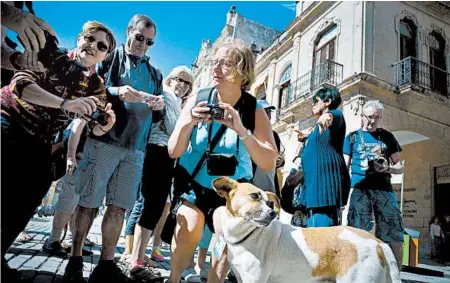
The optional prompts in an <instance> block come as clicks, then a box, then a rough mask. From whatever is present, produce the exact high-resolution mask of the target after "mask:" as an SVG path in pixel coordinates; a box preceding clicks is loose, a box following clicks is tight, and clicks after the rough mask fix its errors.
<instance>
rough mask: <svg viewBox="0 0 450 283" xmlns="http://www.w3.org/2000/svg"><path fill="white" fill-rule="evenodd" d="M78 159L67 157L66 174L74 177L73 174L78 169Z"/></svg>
mask: <svg viewBox="0 0 450 283" xmlns="http://www.w3.org/2000/svg"><path fill="white" fill-rule="evenodd" d="M77 165H78V163H77V159H76V158H75V156H67V166H66V173H67V174H69V175H72V173H73V172H75V169H76V168H77Z"/></svg>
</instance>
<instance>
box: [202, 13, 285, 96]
mask: <svg viewBox="0 0 450 283" xmlns="http://www.w3.org/2000/svg"><path fill="white" fill-rule="evenodd" d="M279 34H280V32H279V31H276V30H274V29H272V28H269V27H266V26H264V25H262V24H260V23H257V22H255V21H252V20H250V19H247V18H245V17H243V16H242V15H241V14H239V13H238V12H237V11H236V7H235V6H232V7H231V8H230V10H229V11H228V13H227V18H226V24H225V26H224V27H223V29H222V31H221V32H220V35H219V37H218V38H217V39H216V40H215V41H214V42H211V40H203V42H202V45H201V48H200V52H199V55H198V56H197V58H196V59H195V62H194V64H193V71H194V78H195V81H194V85H195V86H196V87H197V88H204V87H208V86H210V85H211V84H212V76H211V66H210V65H209V61H210V60H211V59H212V56H213V55H214V54H212V51H213V50H214V48H215V46H217V45H218V44H219V43H221V42H224V41H226V40H229V39H240V40H242V41H244V43H245V44H246V45H248V46H251V48H252V50H253V51H254V53H255V54H258V53H260V52H262V51H263V50H264V49H265V48H267V46H269V45H270V44H271V43H272V42H273V40H274V39H275V38H276V37H277V36H278V35H279Z"/></svg>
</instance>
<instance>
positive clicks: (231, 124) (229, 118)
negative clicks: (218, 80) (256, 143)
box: [216, 102, 247, 136]
mask: <svg viewBox="0 0 450 283" xmlns="http://www.w3.org/2000/svg"><path fill="white" fill-rule="evenodd" d="M219 107H220V108H222V109H223V110H225V113H224V119H223V120H216V121H217V122H219V123H220V124H223V125H225V126H227V127H228V128H230V129H232V130H233V131H235V132H236V133H237V134H238V136H244V135H246V134H247V129H246V128H245V127H244V125H243V124H242V121H241V116H240V115H239V112H238V111H237V110H236V109H234V107H233V106H231V105H230V104H228V103H223V102H219Z"/></svg>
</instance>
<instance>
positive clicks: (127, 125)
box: [92, 46, 156, 151]
mask: <svg viewBox="0 0 450 283" xmlns="http://www.w3.org/2000/svg"><path fill="white" fill-rule="evenodd" d="M119 48H124V47H123V46H121V47H119ZM121 51H122V50H121ZM123 61H124V62H121V64H120V68H119V71H118V74H119V78H118V82H119V86H124V85H129V86H131V87H132V88H134V89H136V90H138V91H144V92H146V93H149V94H153V93H154V91H155V81H154V80H155V79H156V78H153V77H152V75H151V72H150V69H149V57H148V56H144V57H141V58H139V59H136V58H134V59H133V58H132V56H130V55H128V54H126V55H125V56H123ZM119 86H113V85H112V82H111V80H110V79H109V78H108V79H107V81H106V91H107V94H108V96H109V97H108V101H112V102H113V103H112V104H113V108H112V109H113V110H114V112H115V114H116V123H115V125H114V126H113V128H112V129H111V130H110V131H109V132H108V133H106V134H105V135H103V136H100V137H96V136H93V137H92V138H94V139H98V140H101V141H103V142H106V143H110V144H114V145H117V146H120V147H125V148H129V149H135V150H140V151H145V148H146V146H147V142H148V137H149V133H150V129H151V125H152V110H151V109H150V108H149V107H148V106H147V104H145V103H140V102H124V101H122V100H120V99H119V98H118V95H119Z"/></svg>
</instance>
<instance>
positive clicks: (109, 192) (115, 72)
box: [65, 15, 164, 283]
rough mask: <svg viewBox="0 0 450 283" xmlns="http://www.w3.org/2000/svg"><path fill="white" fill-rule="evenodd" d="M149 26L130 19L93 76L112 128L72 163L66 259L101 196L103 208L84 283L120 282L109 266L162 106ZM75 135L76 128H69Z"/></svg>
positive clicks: (77, 251)
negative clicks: (95, 253)
mask: <svg viewBox="0 0 450 283" xmlns="http://www.w3.org/2000/svg"><path fill="white" fill-rule="evenodd" d="M155 35H156V25H155V23H154V22H153V21H152V20H151V19H150V18H149V17H147V16H145V15H135V16H133V18H132V19H131V21H130V22H129V24H128V27H127V40H126V43H125V44H123V45H121V46H119V47H118V48H116V49H115V50H114V51H113V52H112V53H111V54H110V56H109V57H108V58H106V60H105V61H104V62H102V64H99V65H97V72H98V74H99V75H100V76H103V77H104V79H105V83H106V94H107V100H108V101H109V102H111V103H112V105H113V106H112V108H113V109H114V111H115V112H116V124H115V126H114V127H113V128H112V129H111V130H110V131H109V132H108V133H106V134H105V135H104V136H102V137H89V138H88V139H87V141H86V145H85V148H84V150H83V156H84V157H85V158H83V160H82V161H81V162H80V164H79V165H78V168H77V171H78V173H77V174H78V175H77V177H78V178H77V181H78V182H77V187H76V192H77V193H78V194H79V196H80V199H79V202H78V208H77V213H76V216H75V218H76V219H75V223H76V225H75V229H74V233H73V243H72V253H71V254H72V257H73V256H80V255H81V251H82V250H81V248H82V245H83V243H84V240H85V237H86V235H87V232H88V229H89V227H90V225H91V223H92V222H93V220H94V217H95V215H96V212H97V210H98V208H99V207H100V206H102V204H103V199H104V198H105V196H106V203H105V204H106V206H107V207H108V208H107V210H106V213H105V215H104V218H103V223H102V252H101V256H100V261H99V263H98V265H97V266H96V267H95V269H94V270H93V272H92V274H91V276H90V279H89V282H90V283H95V282H118V283H119V282H126V281H127V278H126V276H125V275H124V274H123V273H122V272H121V270H120V269H119V268H118V267H117V266H116V264H115V263H114V251H115V248H116V245H117V241H118V239H119V236H120V232H121V229H122V224H123V220H124V218H125V210H131V209H133V206H134V203H135V200H136V199H137V194H138V187H139V183H140V181H141V176H142V169H143V163H144V156H145V149H146V145H147V142H148V138H149V134H150V129H151V125H152V121H153V118H152V117H153V114H154V113H153V112H154V111H161V110H163V108H164V100H163V97H162V75H161V73H160V72H159V70H157V69H156V68H155V67H154V66H152V65H151V64H150V58H149V57H148V56H146V53H147V51H148V49H149V47H150V46H151V45H153V42H154V37H155ZM75 131H78V130H75ZM72 257H71V259H70V260H69V264H68V265H67V268H66V272H65V279H66V281H67V282H78V281H76V280H72V278H75V276H74V275H75V274H79V273H80V266H76V268H73V267H72V266H71V261H72Z"/></svg>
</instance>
